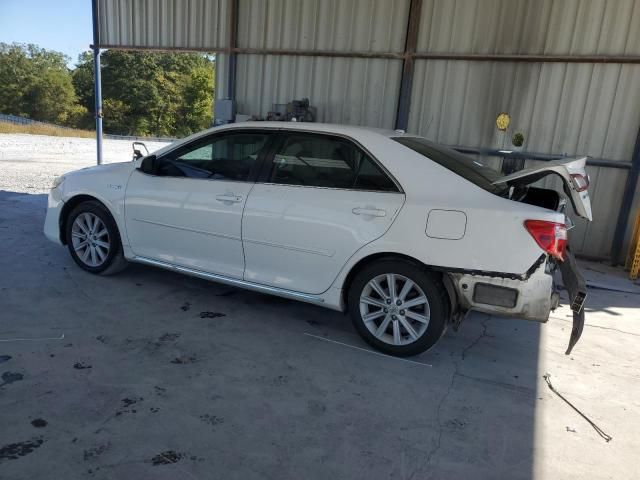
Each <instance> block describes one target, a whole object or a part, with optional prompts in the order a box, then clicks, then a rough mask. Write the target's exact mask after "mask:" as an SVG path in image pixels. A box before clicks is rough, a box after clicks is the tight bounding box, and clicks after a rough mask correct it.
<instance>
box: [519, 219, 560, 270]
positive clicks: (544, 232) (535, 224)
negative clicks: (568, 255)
mask: <svg viewBox="0 0 640 480" xmlns="http://www.w3.org/2000/svg"><path fill="white" fill-rule="evenodd" d="M524 226H525V228H526V229H527V231H528V232H529V234H530V235H531V236H532V237H533V239H534V240H535V241H536V243H537V244H538V245H539V246H540V248H542V249H543V250H544V251H545V252H547V253H548V254H549V255H551V256H553V257H555V258H557V259H559V260H564V252H565V250H566V248H567V227H566V226H565V225H563V224H562V223H555V222H547V221H545V220H526V221H525V222H524Z"/></svg>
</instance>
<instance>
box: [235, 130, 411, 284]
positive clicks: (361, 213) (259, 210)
mask: <svg viewBox="0 0 640 480" xmlns="http://www.w3.org/2000/svg"><path fill="white" fill-rule="evenodd" d="M277 145H278V146H277V147H275V154H274V155H273V156H272V159H271V160H270V161H268V163H267V164H265V167H264V170H263V173H262V174H261V177H262V178H261V179H259V181H258V182H257V183H256V184H255V186H254V188H253V189H252V191H251V193H250V194H249V199H248V200H247V205H246V207H245V213H244V217H243V220H242V239H243V244H244V252H245V259H246V266H245V275H244V278H245V280H248V281H252V282H256V283H261V284H265V285H270V286H276V287H280V288H285V289H288V290H295V291H298V292H304V293H310V294H318V293H322V292H324V291H325V290H327V289H328V288H329V287H330V286H331V284H332V283H333V280H334V279H335V278H336V276H337V275H338V273H339V272H340V269H341V268H342V267H343V266H344V264H345V263H346V262H347V260H348V259H349V257H351V256H352V255H353V254H354V253H355V252H356V251H357V250H358V249H359V248H361V247H362V246H364V245H366V244H367V243H369V242H371V241H373V240H375V239H376V238H379V237H380V236H382V235H383V234H384V233H385V232H386V231H387V230H388V229H389V227H390V226H391V224H392V223H393V220H394V219H395V217H396V214H397V213H398V211H399V210H400V208H401V207H402V204H403V202H404V194H402V193H401V192H400V190H399V188H398V187H397V186H396V184H395V183H394V181H393V180H392V179H391V178H390V176H389V175H388V174H387V173H386V172H385V171H384V170H383V169H382V168H381V167H380V166H379V165H378V164H377V163H376V162H375V161H374V160H373V159H372V158H371V157H370V156H369V155H367V154H366V153H365V152H364V151H363V150H362V149H361V148H360V147H359V146H358V145H356V144H355V143H354V142H352V141H351V140H349V139H345V138H342V137H336V136H330V135H323V134H315V133H295V132H289V133H287V132H283V133H282V134H280V138H279V140H278V142H277ZM274 146H275V145H274Z"/></svg>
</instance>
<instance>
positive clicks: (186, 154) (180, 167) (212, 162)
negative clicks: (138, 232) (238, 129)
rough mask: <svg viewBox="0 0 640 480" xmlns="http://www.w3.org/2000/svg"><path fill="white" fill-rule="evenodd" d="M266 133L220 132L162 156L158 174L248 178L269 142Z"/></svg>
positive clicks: (232, 178) (166, 175)
mask: <svg viewBox="0 0 640 480" xmlns="http://www.w3.org/2000/svg"><path fill="white" fill-rule="evenodd" d="M267 138H268V136H267V134H264V133H234V134H228V135H216V136H215V137H214V138H210V139H208V140H204V141H196V142H194V143H193V144H190V145H187V146H185V147H182V148H179V149H178V150H176V151H174V152H170V153H169V154H167V155H165V156H164V157H161V158H159V159H158V166H157V169H156V172H155V173H156V175H159V176H164V177H189V178H208V179H212V180H235V181H246V180H247V179H248V178H249V173H250V172H251V170H252V168H253V167H254V166H255V165H256V162H257V160H258V155H259V154H260V151H261V150H262V149H263V148H264V146H265V144H266V142H267Z"/></svg>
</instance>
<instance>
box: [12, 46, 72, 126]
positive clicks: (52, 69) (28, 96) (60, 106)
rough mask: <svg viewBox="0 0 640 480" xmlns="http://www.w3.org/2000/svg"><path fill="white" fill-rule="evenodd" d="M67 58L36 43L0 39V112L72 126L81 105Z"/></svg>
mask: <svg viewBox="0 0 640 480" xmlns="http://www.w3.org/2000/svg"><path fill="white" fill-rule="evenodd" d="M68 60H69V59H68V57H66V56H65V55H63V54H62V53H59V52H54V51H50V50H45V49H43V48H39V47H37V46H36V45H24V44H18V43H14V44H10V45H9V44H6V43H0V85H2V88H0V112H2V113H9V114H13V115H20V116H25V117H29V118H33V119H36V120H43V121H48V122H54V123H59V124H62V125H71V126H75V124H74V122H75V121H76V120H77V119H78V118H79V117H80V116H82V115H83V114H84V108H83V107H81V106H80V105H79V103H78V100H77V97H76V94H75V90H74V87H73V83H72V81H71V73H70V71H69V69H68V68H67V61H68Z"/></svg>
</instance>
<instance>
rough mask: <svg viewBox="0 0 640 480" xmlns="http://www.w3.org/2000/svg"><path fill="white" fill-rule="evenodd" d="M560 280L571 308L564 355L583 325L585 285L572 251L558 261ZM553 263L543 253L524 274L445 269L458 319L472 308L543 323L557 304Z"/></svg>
mask: <svg viewBox="0 0 640 480" xmlns="http://www.w3.org/2000/svg"><path fill="white" fill-rule="evenodd" d="M559 267H560V273H561V274H562V280H563V283H564V285H565V288H566V289H567V292H568V294H569V300H570V302H571V309H572V310H573V312H574V313H573V329H572V332H571V338H570V341H569V347H568V348H567V351H566V354H567V355H568V354H569V353H570V352H571V350H572V348H573V347H574V346H575V344H576V342H577V341H578V339H579V338H580V335H581V334H582V328H583V325H584V308H583V306H584V300H585V298H586V286H585V282H584V278H583V277H582V275H581V274H580V271H579V270H578V267H577V265H576V262H575V258H574V257H573V254H572V253H571V252H570V251H568V250H567V252H566V257H565V261H564V262H561V263H560V264H559ZM555 269H556V263H555V262H553V261H552V260H550V259H549V257H547V256H544V257H542V258H541V260H540V261H538V262H536V264H534V265H533V266H532V269H530V270H529V271H528V272H527V273H526V274H525V275H522V276H520V277H519V276H515V275H510V276H506V275H495V274H493V273H488V274H482V273H477V272H471V273H463V272H447V275H448V276H449V278H450V279H451V284H452V287H453V289H454V290H455V292H456V296H457V305H458V312H457V314H456V316H457V317H458V318H461V316H463V315H464V314H465V313H466V312H469V311H471V310H475V311H478V312H484V313H489V314H496V315H503V316H507V317H511V318H521V319H526V320H533V321H536V322H546V321H547V320H548V319H549V313H550V312H551V311H552V310H554V309H555V308H556V307H557V306H558V303H559V298H560V297H559V294H558V292H557V291H556V288H555V285H554V280H553V272H554V270H555Z"/></svg>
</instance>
